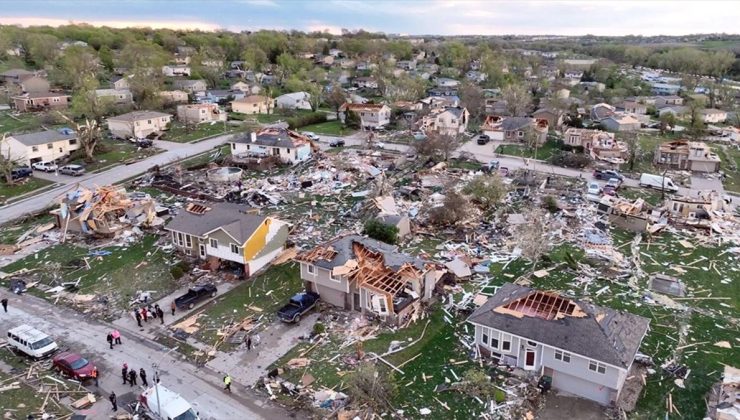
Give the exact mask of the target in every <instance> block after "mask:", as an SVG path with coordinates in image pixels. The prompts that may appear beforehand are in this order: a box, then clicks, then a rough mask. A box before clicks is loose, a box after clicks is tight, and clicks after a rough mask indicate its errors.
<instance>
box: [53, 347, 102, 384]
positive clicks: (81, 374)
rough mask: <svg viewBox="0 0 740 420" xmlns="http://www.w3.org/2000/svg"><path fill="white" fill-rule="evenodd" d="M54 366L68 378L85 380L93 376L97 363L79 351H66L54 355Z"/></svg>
mask: <svg viewBox="0 0 740 420" xmlns="http://www.w3.org/2000/svg"><path fill="white" fill-rule="evenodd" d="M52 368H54V369H56V370H57V371H59V372H60V373H61V374H62V375H64V376H66V377H68V378H72V379H76V380H79V381H83V380H85V379H88V378H92V371H93V369H95V365H94V364H93V363H92V362H90V361H89V360H87V359H85V358H84V357H82V356H80V355H79V354H77V353H71V352H64V353H59V354H57V355H56V356H54V359H52Z"/></svg>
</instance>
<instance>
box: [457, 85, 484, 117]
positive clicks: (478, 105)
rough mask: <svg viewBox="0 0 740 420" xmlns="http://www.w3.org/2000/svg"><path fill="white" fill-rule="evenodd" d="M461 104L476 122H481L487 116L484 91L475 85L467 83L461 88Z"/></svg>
mask: <svg viewBox="0 0 740 420" xmlns="http://www.w3.org/2000/svg"><path fill="white" fill-rule="evenodd" d="M460 104H461V105H462V106H463V107H465V108H466V109H467V110H468V112H469V113H470V117H471V118H473V119H475V120H480V119H481V117H482V116H483V115H484V114H485V111H486V98H485V97H484V96H483V90H481V88H479V87H478V86H476V85H475V84H473V83H470V82H465V83H463V84H462V86H461V87H460Z"/></svg>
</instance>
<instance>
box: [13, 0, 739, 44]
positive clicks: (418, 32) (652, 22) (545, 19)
mask: <svg viewBox="0 0 740 420" xmlns="http://www.w3.org/2000/svg"><path fill="white" fill-rule="evenodd" d="M377 3H380V4H381V6H382V5H386V6H388V7H374V6H372V5H370V4H369V2H367V1H359V0H327V1H321V2H315V1H294V0H228V1H227V0H221V1H214V2H210V3H208V8H207V9H206V8H204V7H203V5H204V4H203V3H202V2H198V1H194V0H183V1H178V2H177V3H173V2H166V1H161V0H128V1H122V2H112V1H108V2H105V1H98V2H95V1H90V0H75V1H67V2H65V1H58V0H27V1H25V2H22V3H8V4H6V5H4V10H3V16H0V24H2V25H20V26H23V27H34V26H52V27H58V26H64V25H69V24H76V25H82V24H87V25H91V26H96V27H101V26H106V27H111V28H118V29H124V28H152V29H173V30H189V31H198V30H200V31H208V32H220V31H228V32H237V33H238V32H242V31H253V32H254V31H259V30H277V31H291V30H296V31H302V32H309V33H310V32H328V33H329V34H332V35H341V33H342V30H343V29H346V30H349V31H357V30H365V31H367V32H374V33H384V34H392V35H400V36H410V37H414V36H551V37H578V36H589V35H591V36H602V37H619V36H642V37H655V36H696V35H711V34H715V35H716V34H724V35H738V30H737V24H736V22H737V21H738V20H740V8H737V7H735V8H732V7H730V8H726V6H728V5H730V6H731V5H732V3H728V2H722V1H706V2H676V3H667V2H661V1H654V0H648V1H623V2H619V3H614V2H607V1H592V2H581V1H572V0H570V1H552V2H544V1H519V2H516V1H495V2H485V1H475V0H460V1H454V0H431V1H425V2H421V1H414V0H402V1H397V2H391V1H388V0H376V1H375V2H374V4H377ZM491 6H495V7H493V8H492V7H491ZM666 6H670V7H671V9H667V10H666ZM712 7H714V9H715V10H722V13H720V14H718V15H717V16H716V18H714V19H713V20H712V21H711V22H707V20H706V19H694V17H695V16H700V15H701V13H703V12H705V11H706V10H708V9H711V8H712ZM491 9H493V10H491ZM723 9H727V10H723ZM144 16H153V17H147V18H144Z"/></svg>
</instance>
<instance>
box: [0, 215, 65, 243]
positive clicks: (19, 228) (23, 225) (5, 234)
mask: <svg viewBox="0 0 740 420" xmlns="http://www.w3.org/2000/svg"><path fill="white" fill-rule="evenodd" d="M53 220H54V217H53V216H52V215H50V214H48V213H44V214H42V215H40V216H37V217H30V218H28V219H20V220H16V221H14V222H12V224H7V225H3V226H2V228H0V244H14V243H16V241H17V240H18V238H19V237H20V236H21V235H23V234H24V233H26V232H28V231H29V230H31V229H34V228H36V227H38V226H40V225H43V224H46V223H49V222H52V221H53Z"/></svg>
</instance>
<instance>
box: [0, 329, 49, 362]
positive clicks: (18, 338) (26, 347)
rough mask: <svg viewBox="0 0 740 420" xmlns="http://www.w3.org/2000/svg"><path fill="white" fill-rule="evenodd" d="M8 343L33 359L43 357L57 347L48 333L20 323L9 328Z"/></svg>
mask: <svg viewBox="0 0 740 420" xmlns="http://www.w3.org/2000/svg"><path fill="white" fill-rule="evenodd" d="M8 344H10V345H11V346H13V347H15V348H16V349H18V351H20V352H22V353H25V354H27V355H29V356H31V357H33V358H34V359H43V358H44V357H47V356H50V355H51V354H52V353H54V352H55V351H57V350H58V349H59V346H57V343H55V342H54V339H52V338H51V337H49V335H48V334H45V333H42V332H41V331H39V330H37V329H36V328H33V327H31V326H29V325H20V326H18V327H15V328H13V329H11V330H9V331H8Z"/></svg>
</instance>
